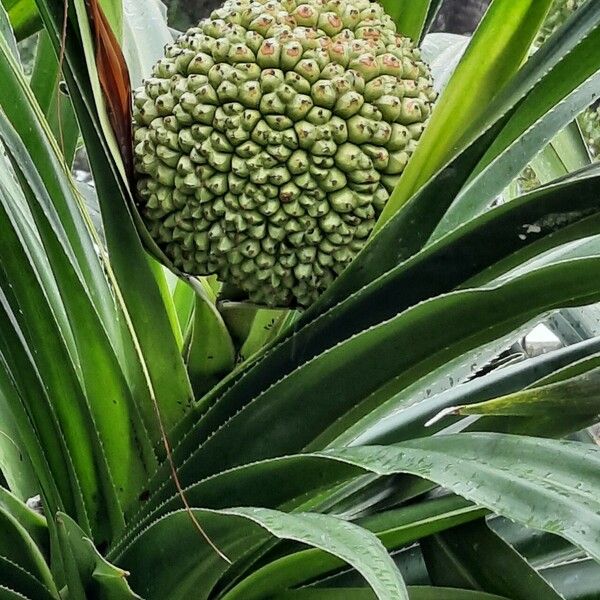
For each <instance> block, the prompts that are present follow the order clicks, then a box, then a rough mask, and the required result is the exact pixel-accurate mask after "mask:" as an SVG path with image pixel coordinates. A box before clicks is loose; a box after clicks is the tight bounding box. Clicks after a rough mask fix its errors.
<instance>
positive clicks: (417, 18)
mask: <svg viewBox="0 0 600 600" xmlns="http://www.w3.org/2000/svg"><path fill="white" fill-rule="evenodd" d="M380 2H381V4H382V5H383V8H385V11H386V12H387V14H388V15H390V17H392V19H394V23H396V27H397V28H398V32H399V33H401V34H402V35H405V36H406V37H409V38H411V39H412V40H414V41H415V42H417V43H418V42H419V40H420V39H421V36H422V34H423V30H424V28H425V23H426V21H427V15H428V14H429V9H430V5H431V0H380Z"/></svg>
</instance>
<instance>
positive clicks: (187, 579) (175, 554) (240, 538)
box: [120, 508, 408, 600]
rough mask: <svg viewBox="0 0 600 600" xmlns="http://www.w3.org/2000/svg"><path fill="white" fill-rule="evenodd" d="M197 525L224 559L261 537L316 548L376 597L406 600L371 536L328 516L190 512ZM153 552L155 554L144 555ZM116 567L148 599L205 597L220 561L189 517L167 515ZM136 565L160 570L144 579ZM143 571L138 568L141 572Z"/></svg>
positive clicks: (221, 567) (260, 511) (259, 511)
mask: <svg viewBox="0 0 600 600" xmlns="http://www.w3.org/2000/svg"><path fill="white" fill-rule="evenodd" d="M194 514H195V515H196V517H197V518H198V520H199V522H200V523H201V525H202V526H203V527H204V528H205V530H206V531H207V532H208V533H209V535H210V537H211V539H213V540H214V541H215V542H216V543H217V545H218V546H219V547H220V548H222V549H223V550H224V551H225V552H226V554H227V556H229V558H230V559H233V560H235V559H236V558H238V557H240V556H241V555H242V554H243V553H244V551H245V549H246V548H247V547H248V546H249V545H250V547H252V545H253V544H255V543H256V541H257V540H264V539H267V536H266V535H265V533H268V534H269V535H270V536H274V537H276V538H279V539H290V540H295V541H298V542H301V543H304V544H307V545H309V546H314V547H317V548H321V549H323V550H325V551H327V552H329V553H331V554H333V555H335V556H337V557H338V558H341V559H342V560H344V561H346V562H348V563H349V564H350V565H351V566H353V567H354V568H355V569H357V570H358V571H359V572H360V573H361V574H362V575H363V577H364V578H365V579H366V580H367V582H368V583H369V585H370V586H371V587H372V589H373V591H374V592H375V595H376V597H377V598H380V599H382V600H388V599H389V598H395V599H396V598H397V599H398V600H402V599H408V595H407V592H406V588H405V586H404V583H403V581H402V579H401V577H400V574H399V572H398V571H397V569H396V566H395V565H394V563H393V561H392V560H391V558H390V557H389V556H388V554H387V552H386V551H385V548H384V547H383V545H382V544H381V543H380V542H379V541H378V540H377V538H376V537H375V536H374V535H373V534H371V533H368V532H367V531H365V530H363V529H361V528H359V527H357V526H355V525H352V524H350V523H347V522H345V521H341V520H339V519H336V518H334V517H329V516H326V515H318V514H310V513H305V514H301V513H298V514H294V515H290V514H285V513H281V512H277V511H273V510H268V509H261V508H232V509H227V510H222V511H207V510H198V509H195V510H194ZM149 549H155V552H148V550H149ZM120 564H123V565H124V566H125V567H126V568H129V569H131V571H132V581H131V582H132V587H133V588H134V589H136V590H137V591H138V592H139V593H140V594H142V595H143V596H144V597H145V598H147V599H148V600H152V599H154V598H156V599H158V598H160V599H162V598H165V597H167V596H168V597H169V598H171V599H172V600H178V599H179V598H189V594H191V593H193V595H194V597H195V598H198V599H204V598H207V597H209V594H210V592H211V589H212V588H213V586H214V585H215V583H216V581H217V580H218V578H219V576H220V575H221V574H222V573H223V571H224V563H223V562H222V561H220V559H219V558H218V557H216V555H214V553H212V551H211V550H210V548H208V547H207V546H206V544H205V543H204V542H203V541H202V540H201V539H200V538H199V537H198V533H197V531H195V530H194V528H192V527H190V524H189V516H188V515H187V514H186V513H185V512H183V511H180V512H176V513H171V514H170V515H167V516H165V517H163V518H162V519H160V520H158V521H157V522H155V523H154V524H153V525H151V526H150V527H149V528H148V529H146V530H145V531H144V532H143V533H142V534H141V535H140V536H139V537H138V538H137V539H136V540H135V541H134V542H133V544H132V545H131V546H130V548H129V549H128V551H127V552H126V553H125V555H124V556H123V558H122V560H121V561H120ZM136 565H138V566H139V567H141V566H142V565H145V568H146V569H151V570H154V569H155V568H156V571H155V572H157V573H158V572H161V573H162V574H163V576H162V577H160V578H159V577H155V578H148V577H146V576H145V575H143V574H142V573H141V572H140V570H139V569H137V568H134V567H135V566H136ZM144 570H145V569H142V571H144Z"/></svg>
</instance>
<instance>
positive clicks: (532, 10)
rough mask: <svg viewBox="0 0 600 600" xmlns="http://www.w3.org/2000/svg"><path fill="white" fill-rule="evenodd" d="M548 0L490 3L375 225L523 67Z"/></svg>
mask: <svg viewBox="0 0 600 600" xmlns="http://www.w3.org/2000/svg"><path fill="white" fill-rule="evenodd" d="M550 4H551V0H524V1H523V2H519V3H518V4H515V3H514V2H512V1H511V0H495V2H493V3H492V5H491V6H490V8H489V9H488V11H487V13H486V15H485V17H484V18H483V21H482V22H481V24H480V25H479V27H478V29H477V31H476V32H475V35H474V36H473V39H472V41H471V43H470V44H469V46H468V48H467V51H466V53H465V55H464V57H463V59H462V60H461V62H460V63H459V66H458V67H457V69H456V71H455V72H454V74H453V76H452V78H451V80H450V82H449V83H448V85H447V87H446V89H445V90H444V93H443V94H442V95H441V97H440V98H439V100H438V102H437V105H436V107H435V108H434V111H433V114H432V116H431V120H430V122H429V125H428V126H427V128H426V129H425V132H424V133H423V136H422V138H421V140H420V141H419V145H418V146H417V150H416V151H415V153H414V155H413V157H412V158H411V160H410V162H409V164H408V166H407V168H406V170H405V171H404V173H403V175H402V177H401V179H400V183H399V184H398V186H397V187H396V190H395V191H394V193H393V194H392V197H391V198H390V200H389V201H388V203H387V205H386V207H385V209H384V211H383V213H382V215H381V216H380V217H379V220H378V223H377V228H381V226H382V225H383V224H384V223H385V222H386V221H387V220H389V219H390V217H391V216H392V215H394V214H395V213H396V212H397V211H398V209H399V208H400V207H401V206H403V205H404V204H405V203H406V202H407V200H409V198H410V197H411V196H412V195H413V194H414V193H415V192H416V191H417V190H418V189H419V188H420V187H422V186H423V184H424V183H426V182H427V181H428V180H429V178H430V177H431V176H432V175H433V174H434V173H436V172H437V171H438V169H440V168H441V167H442V166H443V165H444V164H445V163H446V162H448V161H449V160H450V159H451V158H452V156H453V155H454V154H455V153H456V146H457V144H459V142H460V141H461V140H462V138H463V137H464V135H465V132H466V131H467V130H468V128H469V127H470V126H471V125H472V124H473V123H474V122H475V121H477V119H478V118H479V117H480V116H482V115H483V114H484V113H485V109H486V106H487V104H488V103H489V102H490V101H491V100H492V99H493V98H494V97H495V96H496V95H497V93H498V89H499V88H502V87H503V86H504V85H505V84H506V83H507V82H508V81H509V80H510V79H511V78H512V77H513V76H514V74H515V73H516V72H517V70H518V69H519V67H520V66H521V63H522V62H523V60H524V59H525V57H526V56H527V53H528V51H529V48H530V46H531V43H532V42H533V40H534V39H535V36H536V33H537V30H538V28H539V26H540V25H541V23H542V21H543V19H544V17H545V16H546V12H547V11H548V8H549V7H550ZM466 90H468V93H466V92H465V91H466Z"/></svg>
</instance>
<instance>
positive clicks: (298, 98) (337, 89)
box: [134, 0, 435, 306]
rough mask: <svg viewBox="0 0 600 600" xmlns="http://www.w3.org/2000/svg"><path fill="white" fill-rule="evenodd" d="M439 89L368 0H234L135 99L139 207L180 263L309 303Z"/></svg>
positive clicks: (390, 182)
mask: <svg viewBox="0 0 600 600" xmlns="http://www.w3.org/2000/svg"><path fill="white" fill-rule="evenodd" d="M434 97H435V94H434V91H433V88H432V82H431V77H430V74H429V71H428V69H427V67H426V65H425V64H424V63H423V62H422V61H421V60H420V55H419V52H418V50H416V49H415V48H414V46H413V45H412V43H411V41H410V40H409V39H407V38H405V37H402V36H401V35H398V34H397V33H396V29H395V26H394V23H393V22H392V20H391V19H390V18H389V17H388V16H387V15H386V14H385V13H384V12H383V9H382V8H381V6H380V5H379V4H376V3H371V2H369V0H303V1H302V0H272V1H267V0H255V1H252V0H229V1H228V2H226V3H225V4H224V6H223V7H222V8H221V9H219V10H217V11H215V12H214V13H213V14H212V15H211V17H210V18H208V19H205V20H203V21H201V22H200V23H199V25H198V26H197V27H194V28H192V29H190V30H189V31H187V32H186V33H185V34H183V35H182V36H180V37H179V39H178V40H177V41H176V42H175V43H173V44H171V45H169V46H167V48H166V55H165V57H164V58H163V59H161V60H160V61H159V62H158V63H157V64H156V65H155V67H154V71H153V74H152V77H150V78H149V79H147V80H146V81H145V82H144V85H143V87H142V88H140V89H138V90H137V91H136V93H135V98H134V117H135V127H134V130H135V162H136V171H137V174H138V181H137V192H138V202H139V208H140V213H141V215H142V217H143V219H144V221H145V223H146V226H147V227H148V230H149V232H150V234H151V236H152V237H153V238H154V240H155V241H156V242H157V243H158V245H159V246H160V247H161V248H162V250H163V251H164V253H165V254H166V255H167V257H169V258H170V259H171V261H172V262H173V264H174V265H175V266H176V267H177V268H179V269H180V270H181V271H183V272H185V273H189V274H196V275H209V274H217V275H218V277H219V279H220V280H221V281H223V282H227V283H228V284H232V285H234V286H236V287H237V288H240V289H242V290H243V291H244V292H246V294H247V296H248V297H249V299H250V300H251V301H253V302H257V303H259V304H266V305H269V306H308V305H310V304H311V303H312V302H313V301H314V300H315V298H317V296H318V295H319V294H320V293H321V292H322V291H323V290H324V289H326V288H327V287H328V285H329V284H330V283H331V282H332V281H333V279H334V278H335V277H336V276H337V275H338V274H339V273H340V272H341V271H342V270H343V269H344V268H345V267H346V266H347V265H348V263H349V262H350V261H351V260H352V258H353V257H354V256H355V255H356V254H357V252H358V251H359V250H360V249H361V248H362V247H363V246H364V244H365V242H366V240H367V237H368V236H369V234H370V233H371V231H372V229H373V226H374V224H375V221H376V219H377V217H378V215H379V214H380V213H381V211H382V209H383V207H384V205H385V204H386V202H387V200H388V198H389V195H390V193H391V191H392V189H393V188H394V186H395V184H396V182H397V181H398V179H399V177H400V175H401V173H402V171H403V169H404V167H405V166H406V163H407V161H408V160H409V157H410V156H411V154H412V152H413V151H414V148H415V146H416V144H417V141H418V139H419V137H420V136H421V133H422V131H423V128H424V125H425V122H426V121H427V119H428V117H429V114H430V111H431V104H432V102H433V100H434Z"/></svg>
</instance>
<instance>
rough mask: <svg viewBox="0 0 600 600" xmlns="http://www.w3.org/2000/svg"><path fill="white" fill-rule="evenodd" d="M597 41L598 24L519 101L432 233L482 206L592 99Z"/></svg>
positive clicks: (598, 78)
mask: <svg viewBox="0 0 600 600" xmlns="http://www.w3.org/2000/svg"><path fill="white" fill-rule="evenodd" d="M585 17H588V20H587V21H585V20H584V19H585ZM578 18H579V19H580V20H581V22H582V23H586V22H587V24H589V19H590V18H592V19H593V15H589V16H588V15H584V14H583V13H582V14H581V15H579V16H578ZM598 20H599V21H600V19H598ZM592 23H593V21H592ZM577 24H578V21H576V22H575V23H574V25H573V26H576V25H577ZM599 44H600V26H597V27H596V28H595V29H594V30H592V32H591V33H590V34H588V35H587V37H585V38H584V39H583V40H582V42H581V44H580V45H579V46H578V47H577V48H576V49H575V50H574V51H573V52H572V53H570V54H568V55H567V56H566V57H565V58H564V59H563V60H562V61H561V62H560V63H559V64H558V65H557V67H556V68H555V69H553V71H552V72H551V73H550V74H549V76H548V77H546V78H545V79H544V82H543V83H542V84H541V85H539V86H538V87H536V89H535V90H534V91H533V92H532V93H531V94H530V95H529V96H528V97H527V98H526V99H525V100H524V101H523V103H522V104H521V105H520V106H519V108H518V110H517V111H516V112H515V114H514V115H513V116H512V118H511V119H510V120H509V122H508V123H507V125H506V126H505V127H504V129H503V130H502V132H501V133H500V135H499V136H498V137H497V138H496V140H495V141H494V144H492V146H491V147H490V149H489V150H488V152H487V154H486V155H485V156H484V157H483V159H482V160H481V162H480V164H479V165H478V167H477V169H476V170H475V173H474V175H473V176H472V177H471V180H470V182H469V183H468V184H467V185H466V186H465V188H464V189H463V190H462V191H461V193H460V194H459V195H458V197H457V199H456V200H455V202H454V203H453V205H452V207H451V208H450V210H449V211H448V213H447V214H446V215H445V216H444V219H443V220H442V221H441V223H440V226H439V227H438V230H437V231H436V233H435V235H434V238H437V237H439V236H441V235H443V234H444V233H447V232H448V231H451V230H452V229H453V228H454V227H456V226H457V225H458V224H460V223H462V222H464V221H466V220H468V219H469V218H473V216H475V215H477V214H479V213H481V212H483V211H484V210H485V208H486V206H487V204H488V203H489V201H490V199H492V198H494V197H495V196H496V195H498V194H500V193H501V192H502V190H503V189H504V188H505V187H506V186H507V185H508V184H509V183H510V181H511V180H512V179H513V178H514V177H516V176H517V174H518V173H519V172H520V170H521V169H522V168H523V167H524V166H525V165H526V164H527V162H528V161H529V160H531V159H532V158H533V157H534V156H535V155H536V154H537V153H538V151H540V150H541V149H542V148H543V147H544V146H545V145H546V144H547V143H548V139H549V138H552V137H554V135H555V134H556V133H558V132H559V131H560V130H561V129H562V128H563V127H565V126H566V125H567V124H568V123H569V122H571V121H572V120H573V119H574V118H575V116H577V115H578V114H579V113H580V112H581V111H582V110H583V109H584V108H586V107H587V106H588V105H589V104H590V103H591V102H592V101H593V99H594V98H595V96H596V94H597V90H598V86H599V85H600V70H599V67H600V65H599V64H598V60H597V56H596V54H595V52H594V49H595V48H597V47H598V45H599Z"/></svg>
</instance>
